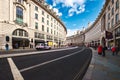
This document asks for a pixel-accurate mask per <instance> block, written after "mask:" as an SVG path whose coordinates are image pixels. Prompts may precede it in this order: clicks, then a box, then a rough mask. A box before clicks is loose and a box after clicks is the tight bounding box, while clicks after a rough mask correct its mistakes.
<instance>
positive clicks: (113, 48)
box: [112, 46, 116, 56]
mask: <svg viewBox="0 0 120 80" xmlns="http://www.w3.org/2000/svg"><path fill="white" fill-rule="evenodd" d="M115 52H116V47H115V46H113V47H112V55H113V56H114V54H115Z"/></svg>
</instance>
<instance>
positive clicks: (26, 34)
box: [12, 29, 28, 37]
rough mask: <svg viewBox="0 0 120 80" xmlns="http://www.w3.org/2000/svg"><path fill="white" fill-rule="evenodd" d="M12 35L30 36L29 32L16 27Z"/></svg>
mask: <svg viewBox="0 0 120 80" xmlns="http://www.w3.org/2000/svg"><path fill="white" fill-rule="evenodd" d="M12 35H14V36H24V37H28V32H27V31H25V30H23V29H16V30H15V31H14V32H13V34H12Z"/></svg>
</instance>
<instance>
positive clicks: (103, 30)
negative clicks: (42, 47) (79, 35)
mask: <svg viewBox="0 0 120 80" xmlns="http://www.w3.org/2000/svg"><path fill="white" fill-rule="evenodd" d="M107 32H109V34H108V33H107ZM96 41H97V42H98V43H100V44H101V45H102V46H107V47H111V46H112V45H115V46H116V45H117V46H119V47H120V0H106V1H105V4H104V6H103V8H102V9H101V12H100V14H99V15H98V18H97V19H96V20H95V22H94V23H93V24H92V25H91V26H90V27H89V28H87V29H86V31H85V43H90V44H93V45H95V44H96Z"/></svg>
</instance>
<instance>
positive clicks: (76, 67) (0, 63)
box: [0, 47, 92, 80]
mask: <svg viewBox="0 0 120 80" xmlns="http://www.w3.org/2000/svg"><path fill="white" fill-rule="evenodd" d="M42 52H43V53H42ZM42 52H40V54H39V53H38V54H30V55H22V56H13V57H5V58H0V80H81V79H82V77H83V75H84V73H85V71H86V69H87V66H88V64H89V62H90V60H91V57H92V51H91V50H90V49H88V48H82V47H81V48H73V49H64V50H62V49H59V50H54V51H52V50H47V52H45V53H44V51H42ZM20 54H22V53H20ZM26 54H27V53H26Z"/></svg>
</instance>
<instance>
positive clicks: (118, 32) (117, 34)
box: [115, 27, 120, 37]
mask: <svg viewBox="0 0 120 80" xmlns="http://www.w3.org/2000/svg"><path fill="white" fill-rule="evenodd" d="M115 36H116V37H119V36H120V27H118V28H117V29H116V30H115Z"/></svg>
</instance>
